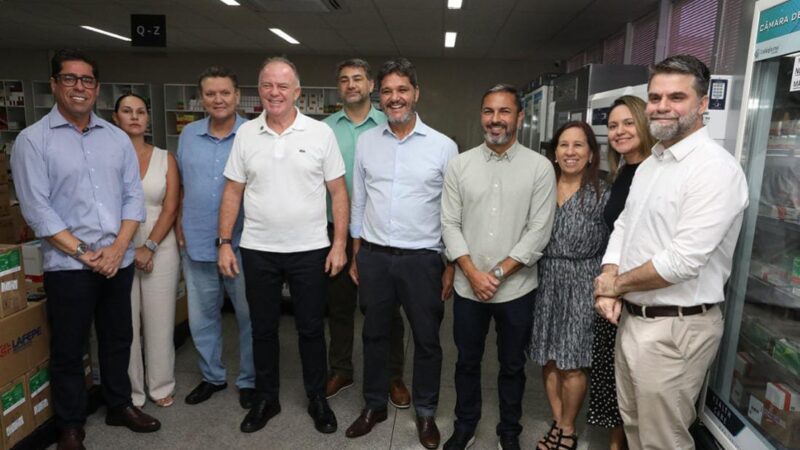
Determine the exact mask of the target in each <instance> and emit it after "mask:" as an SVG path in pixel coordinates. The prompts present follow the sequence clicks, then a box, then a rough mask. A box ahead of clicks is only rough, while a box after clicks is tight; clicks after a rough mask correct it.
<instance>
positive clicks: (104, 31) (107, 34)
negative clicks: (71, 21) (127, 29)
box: [81, 25, 131, 42]
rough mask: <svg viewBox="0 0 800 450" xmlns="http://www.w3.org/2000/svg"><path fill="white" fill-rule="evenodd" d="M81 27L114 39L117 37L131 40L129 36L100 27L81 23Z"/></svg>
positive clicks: (122, 39)
mask: <svg viewBox="0 0 800 450" xmlns="http://www.w3.org/2000/svg"><path fill="white" fill-rule="evenodd" d="M81 28H83V29H84V30H89V31H94V32H95V33H100V34H105V35H106V36H111V37H113V38H114V39H119V40H121V41H128V42H130V41H131V38H128V37H125V36H120V35H118V34H115V33H112V32H110V31H106V30H101V29H100V28H95V27H90V26H89V25H81Z"/></svg>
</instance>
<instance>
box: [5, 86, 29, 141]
mask: <svg viewBox="0 0 800 450" xmlns="http://www.w3.org/2000/svg"><path fill="white" fill-rule="evenodd" d="M26 126H27V120H26V118H25V87H24V85H23V83H22V81H21V80H0V153H10V152H11V146H12V145H13V142H14V139H16V137H17V135H18V134H19V132H20V131H22V129H24V128H25V127H26Z"/></svg>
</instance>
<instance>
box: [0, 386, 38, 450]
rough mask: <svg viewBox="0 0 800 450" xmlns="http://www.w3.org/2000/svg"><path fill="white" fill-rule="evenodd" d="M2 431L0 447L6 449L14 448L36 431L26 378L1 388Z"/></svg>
mask: <svg viewBox="0 0 800 450" xmlns="http://www.w3.org/2000/svg"><path fill="white" fill-rule="evenodd" d="M0 429H2V433H0V434H2V436H1V437H0V446H1V447H2V448H4V449H7V448H11V447H13V446H14V445H15V444H16V443H17V442H19V441H21V440H22V438H24V437H25V436H27V435H28V434H29V433H30V432H31V431H33V429H34V425H33V410H32V409H31V404H30V401H28V398H27V396H26V395H25V377H24V376H22V377H19V378H16V379H14V380H11V382H10V383H7V384H5V385H2V386H1V387H0Z"/></svg>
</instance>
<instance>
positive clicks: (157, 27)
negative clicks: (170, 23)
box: [131, 14, 167, 47]
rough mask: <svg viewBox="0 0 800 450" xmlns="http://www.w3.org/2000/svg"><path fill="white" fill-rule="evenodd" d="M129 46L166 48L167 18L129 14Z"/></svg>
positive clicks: (158, 15) (154, 15)
mask: <svg viewBox="0 0 800 450" xmlns="http://www.w3.org/2000/svg"><path fill="white" fill-rule="evenodd" d="M131 46H133V47H166V46H167V16H165V15H161V14H131Z"/></svg>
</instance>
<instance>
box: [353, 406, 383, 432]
mask: <svg viewBox="0 0 800 450" xmlns="http://www.w3.org/2000/svg"><path fill="white" fill-rule="evenodd" d="M386 417H387V414H386V410H385V409H384V410H383V411H375V410H374V409H365V410H363V411H361V415H360V416H358V419H356V421H355V422H353V424H352V425H350V428H348V429H347V431H346V432H345V436H347V437H349V438H357V437H359V436H363V435H365V434H367V433H369V432H370V431H372V427H374V426H375V424H376V423H380V422H383V421H384V420H386Z"/></svg>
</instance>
